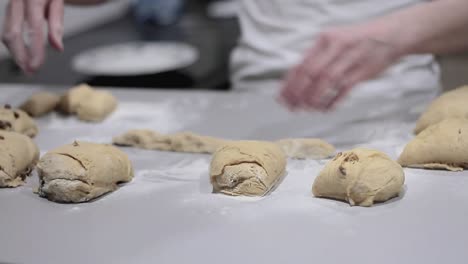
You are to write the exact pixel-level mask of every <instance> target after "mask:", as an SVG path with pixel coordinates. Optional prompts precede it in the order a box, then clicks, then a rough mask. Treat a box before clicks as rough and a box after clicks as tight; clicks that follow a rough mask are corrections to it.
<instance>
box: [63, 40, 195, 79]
mask: <svg viewBox="0 0 468 264" xmlns="http://www.w3.org/2000/svg"><path fill="white" fill-rule="evenodd" d="M198 57H199V53H198V50H197V49H196V48H194V47H193V46H190V45H188V44H185V43H178V42H129V43H121V44H114V45H110V46H103V47H98V48H95V49H91V50H87V51H84V52H83V53H80V54H78V55H77V56H75V57H74V58H73V60H72V67H73V69H74V70H75V71H77V72H80V73H84V74H89V75H107V76H122V75H140V74H151V73H159V72H165V71H169V70H175V69H180V68H184V67H187V66H189V65H191V64H192V63H194V62H195V61H196V60H197V59H198Z"/></svg>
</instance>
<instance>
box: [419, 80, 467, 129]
mask: <svg viewBox="0 0 468 264" xmlns="http://www.w3.org/2000/svg"><path fill="white" fill-rule="evenodd" d="M467 102H468V86H463V87H460V88H457V89H455V90H452V91H449V92H446V93H444V94H442V95H441V96H439V97H438V98H437V99H435V100H434V101H433V102H432V103H431V104H430V105H429V107H428V108H427V110H426V111H425V112H424V113H423V114H422V115H421V117H420V118H419V120H418V122H417V123H416V128H415V129H414V133H415V134H419V133H420V132H421V131H423V130H424V129H426V128H427V127H429V126H431V125H434V124H436V123H438V122H440V121H442V120H444V119H448V118H464V119H465V120H467V121H468V103H467Z"/></svg>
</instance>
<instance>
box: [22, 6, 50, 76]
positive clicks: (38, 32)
mask: <svg viewBox="0 0 468 264" xmlns="http://www.w3.org/2000/svg"><path fill="white" fill-rule="evenodd" d="M45 7H46V1H45V0H35V1H28V2H27V5H26V22H27V24H28V30H29V31H28V37H29V41H30V43H29V62H28V65H27V66H28V70H29V71H32V72H34V71H36V70H37V69H38V68H39V66H41V65H42V63H43V62H44V57H45V41H44V40H45V32H44V23H45Z"/></svg>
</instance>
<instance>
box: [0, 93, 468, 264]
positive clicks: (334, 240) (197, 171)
mask: <svg viewBox="0 0 468 264" xmlns="http://www.w3.org/2000/svg"><path fill="white" fill-rule="evenodd" d="M34 89H40V87H34ZM0 91H1V93H0V103H7V102H8V103H11V104H17V103H19V102H20V101H22V100H24V99H25V98H26V97H27V95H28V94H30V93H31V92H32V89H31V87H26V86H14V85H3V86H0ZM113 92H114V94H115V95H116V96H117V97H118V98H119V99H120V107H119V109H118V110H117V112H116V113H114V114H113V115H112V116H111V117H110V118H109V119H108V120H106V121H105V122H104V123H102V124H86V123H81V122H78V121H77V120H76V119H75V118H64V117H58V116H56V115H51V116H48V117H45V118H42V119H40V120H39V125H40V134H39V136H38V137H37V143H38V145H39V146H40V149H41V151H42V152H45V151H47V150H48V149H51V148H53V147H56V146H58V145H61V144H64V143H69V142H72V141H73V140H75V139H86V140H93V141H97V142H110V140H111V137H112V136H115V135H117V134H119V133H122V132H125V131H126V130H127V129H131V128H151V129H155V130H158V131H161V132H173V131H181V130H190V131H194V132H198V133H202V134H206V135H212V136H220V137H226V138H233V139H278V138H283V137H301V136H314V137H321V138H324V139H326V140H328V141H330V142H331V143H334V144H336V145H337V147H338V149H340V150H343V149H349V148H352V147H354V146H366V147H372V148H376V149H379V150H382V151H384V152H386V153H387V154H389V155H390V156H392V157H393V158H396V157H397V155H398V154H399V153H400V152H401V150H402V148H403V146H404V145H405V144H406V143H407V142H408V140H410V139H411V138H412V134H411V130H412V128H413V127H414V122H415V120H416V119H417V117H418V115H419V113H420V112H421V110H422V109H423V108H424V106H425V104H427V102H428V101H429V100H430V96H429V95H421V94H420V95H416V94H411V95H407V96H404V97H402V98H400V99H398V100H394V99H388V98H376V97H375V98H373V99H372V100H368V101H366V102H362V104H360V105H359V106H354V107H351V106H347V107H343V108H342V109H339V110H338V111H337V112H334V113H330V114H326V115H324V114H318V113H311V114H299V115H294V114H290V113H287V112H286V111H285V110H283V109H282V108H281V107H279V106H278V105H277V104H276V103H275V102H274V100H273V99H272V98H270V97H268V96H264V95H263V96H262V95H251V94H234V93H233V94H226V93H214V92H180V91H176V92H162V91H151V90H146V91H143V90H136V89H123V90H113ZM124 150H125V151H126V152H127V153H128V154H129V156H130V158H131V160H132V161H133V163H134V167H135V172H136V174H135V175H136V177H135V179H134V180H133V181H132V182H131V183H129V184H127V185H125V186H122V187H121V188H120V189H119V190H117V191H115V192H114V193H111V194H109V195H106V196H105V197H103V198H101V199H98V200H96V201H94V202H91V203H84V204H56V203H53V202H49V201H47V200H45V199H43V198H40V197H38V196H37V195H36V194H34V193H33V192H32V189H33V187H34V186H36V185H37V176H36V175H35V174H34V175H33V176H32V177H31V178H29V179H28V182H27V184H26V186H24V187H20V188H16V189H0V212H1V217H0V227H1V235H0V262H8V263H35V264H36V263H49V264H53V263H71V264H72V263H158V264H162V263H223V264H224V263H321V264H325V263H360V264H365V263H379V264H386V263H388V264H390V263H391V264H394V263H399V264H401V263H425V264H431V263H434V264H440V263H451V264H455V263H466V259H468V250H466V247H467V245H468V229H467V228H466V225H467V223H468V173H467V172H458V173H453V172H445V171H426V170H415V169H405V173H406V183H405V190H406V191H405V193H404V195H403V197H400V198H398V199H394V200H391V201H389V202H387V203H385V204H378V205H376V206H374V207H372V208H363V207H351V206H349V205H348V204H346V203H344V202H339V201H334V200H326V199H318V198H314V197H312V194H311V186H312V183H313V181H314V178H315V177H316V175H317V174H318V173H319V171H320V169H321V168H322V167H323V165H324V164H325V162H326V161H289V163H288V175H287V176H286V178H285V180H284V181H283V182H282V183H281V185H279V187H278V188H277V189H276V190H275V191H274V192H273V193H272V194H271V195H269V196H267V197H265V198H262V199H245V198H244V199H242V198H229V197H226V196H222V195H215V194H212V193H211V188H210V185H209V180H208V165H209V158H210V157H209V156H208V155H191V154H178V153H169V152H157V151H145V150H138V149H131V148H124Z"/></svg>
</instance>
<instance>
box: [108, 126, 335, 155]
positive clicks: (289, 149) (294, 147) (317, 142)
mask: <svg viewBox="0 0 468 264" xmlns="http://www.w3.org/2000/svg"><path fill="white" fill-rule="evenodd" d="M112 142H113V144H115V145H118V146H131V147H137V148H143V149H150V150H162V151H175V152H188V153H208V154H211V153H213V152H215V151H216V150H217V149H218V148H219V147H221V146H223V145H224V144H227V143H229V142H232V140H227V139H220V138H214V137H207V136H201V135H197V134H195V133H192V132H178V133H174V134H168V135H164V134H160V133H158V132H156V131H152V130H146V129H134V130H130V131H128V132H126V133H124V134H123V135H120V136H117V137H114V138H113V141H112ZM274 143H275V144H277V145H278V146H279V147H280V148H281V149H282V150H283V152H284V153H285V154H286V156H287V157H289V158H292V159H325V158H330V157H332V156H333V155H334V154H335V148H334V147H333V146H332V145H330V144H328V143H327V142H325V141H323V140H321V139H315V138H297V139H294V138H293V139H282V140H278V141H276V142H274Z"/></svg>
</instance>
